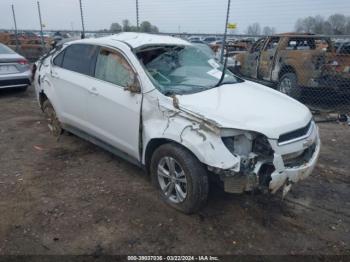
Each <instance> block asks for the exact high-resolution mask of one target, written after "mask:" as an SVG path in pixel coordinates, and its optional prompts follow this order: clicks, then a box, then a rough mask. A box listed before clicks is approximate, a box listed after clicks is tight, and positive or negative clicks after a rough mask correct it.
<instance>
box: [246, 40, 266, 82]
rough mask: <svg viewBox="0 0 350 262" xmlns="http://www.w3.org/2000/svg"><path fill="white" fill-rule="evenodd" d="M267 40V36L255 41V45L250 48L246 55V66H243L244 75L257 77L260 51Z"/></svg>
mask: <svg viewBox="0 0 350 262" xmlns="http://www.w3.org/2000/svg"><path fill="white" fill-rule="evenodd" d="M265 41H266V38H261V39H259V40H258V41H257V42H255V43H254V45H253V46H252V47H251V49H250V50H249V52H248V54H247V56H246V61H245V63H244V68H243V70H244V72H243V73H244V75H246V76H248V77H251V78H257V76H258V62H259V57H260V52H261V50H262V48H263V46H264V43H265Z"/></svg>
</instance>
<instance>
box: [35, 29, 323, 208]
mask: <svg viewBox="0 0 350 262" xmlns="http://www.w3.org/2000/svg"><path fill="white" fill-rule="evenodd" d="M37 68H38V69H37V72H36V74H35V88H36V93H37V97H38V101H39V104H40V107H41V108H42V109H43V111H44V112H45V113H46V115H47V118H48V120H49V128H50V130H51V131H52V133H53V134H54V135H56V136H58V135H60V134H61V132H62V130H68V131H70V132H71V133H74V134H76V135H78V136H80V137H82V138H85V139H87V140H89V141H91V142H93V143H95V144H97V145H99V146H101V147H103V148H105V149H107V150H109V151H111V152H113V153H115V154H117V155H119V156H121V157H124V158H126V159H128V160H129V161H131V162H133V163H135V164H137V165H139V166H142V167H144V168H145V170H146V171H147V172H148V173H150V175H151V177H152V181H153V183H154V184H155V185H156V187H157V188H158V189H159V192H160V195H161V196H162V198H163V199H164V201H165V202H166V203H168V204H169V205H171V206H173V207H175V208H177V209H179V210H181V211H182V212H185V213H191V212H195V211H197V210H198V209H199V208H200V207H202V206H203V204H204V203H205V202H206V199H207V196H208V189H209V182H208V174H211V175H214V176H217V177H218V178H219V180H220V181H221V182H222V183H223V185H224V189H225V191H226V192H231V193H243V192H244V191H251V190H254V189H257V188H261V189H265V191H270V192H271V193H275V192H277V191H278V190H279V189H283V193H284V194H285V193H287V192H288V190H289V189H290V187H291V185H292V184H293V183H295V182H297V181H299V180H301V179H304V178H306V177H307V176H308V175H310V173H311V172H312V170H313V168H314V166H315V165H316V161H317V158H318V155H319V152H320V139H319V134H318V128H317V126H316V124H315V123H314V121H313V119H312V115H311V113H310V111H309V110H308V109H307V108H306V107H305V106H304V105H302V104H301V103H299V102H297V101H296V100H293V99H292V98H290V97H288V96H286V95H284V94H281V93H279V92H277V91H274V90H272V89H270V88H268V87H265V86H262V85H260V84H257V83H253V82H250V81H245V80H242V79H240V78H238V77H236V76H235V75H233V74H232V73H231V72H229V71H228V70H226V72H225V76H224V78H223V81H222V83H221V84H219V85H218V83H219V79H220V78H221V77H222V71H223V66H222V65H220V64H218V63H217V62H216V61H215V58H214V57H212V56H211V55H210V54H208V52H203V50H202V49H201V48H198V47H196V46H195V45H193V44H191V43H189V42H187V41H185V40H181V39H178V38H174V37H169V36H160V35H151V34H141V33H121V34H118V35H113V36H109V37H104V38H98V39H85V40H79V41H73V42H70V43H66V44H65V45H64V46H63V47H62V48H61V49H60V50H56V51H53V52H52V53H51V54H50V55H49V56H47V57H46V58H45V59H42V60H41V61H39V62H38V63H37Z"/></svg>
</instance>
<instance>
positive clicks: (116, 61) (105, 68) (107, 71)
mask: <svg viewBox="0 0 350 262" xmlns="http://www.w3.org/2000/svg"><path fill="white" fill-rule="evenodd" d="M95 77H96V78H98V79H101V80H104V81H107V82H110V83H113V84H116V85H118V86H122V87H127V86H129V85H131V84H132V83H133V81H134V71H133V70H132V68H131V66H130V65H129V63H128V62H127V61H126V59H125V58H124V57H123V56H122V55H121V54H119V53H117V52H116V51H114V50H110V49H106V48H102V49H101V50H100V52H99V54H98V56H97V61H96V69H95Z"/></svg>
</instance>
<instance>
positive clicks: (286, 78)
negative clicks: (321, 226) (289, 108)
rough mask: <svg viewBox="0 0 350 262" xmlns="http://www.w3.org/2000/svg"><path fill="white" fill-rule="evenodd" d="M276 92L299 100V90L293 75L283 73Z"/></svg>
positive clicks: (295, 76)
mask: <svg viewBox="0 0 350 262" xmlns="http://www.w3.org/2000/svg"><path fill="white" fill-rule="evenodd" d="M278 91H280V92H281V93H283V94H286V95H288V96H290V97H293V98H294V99H297V100H299V99H300V98H301V88H300V87H299V86H298V78H297V75H296V74H294V73H285V74H284V75H282V77H281V78H280V81H279V83H278Z"/></svg>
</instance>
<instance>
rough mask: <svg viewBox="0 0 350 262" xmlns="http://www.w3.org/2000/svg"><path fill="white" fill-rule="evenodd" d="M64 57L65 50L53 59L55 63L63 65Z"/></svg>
mask: <svg viewBox="0 0 350 262" xmlns="http://www.w3.org/2000/svg"><path fill="white" fill-rule="evenodd" d="M63 57H64V50H63V51H62V52H61V53H59V54H58V55H57V56H56V57H55V58H54V59H53V64H54V65H56V66H59V67H61V66H62V62H63Z"/></svg>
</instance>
